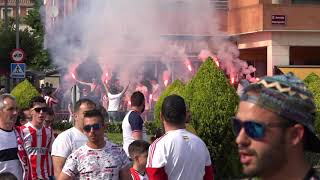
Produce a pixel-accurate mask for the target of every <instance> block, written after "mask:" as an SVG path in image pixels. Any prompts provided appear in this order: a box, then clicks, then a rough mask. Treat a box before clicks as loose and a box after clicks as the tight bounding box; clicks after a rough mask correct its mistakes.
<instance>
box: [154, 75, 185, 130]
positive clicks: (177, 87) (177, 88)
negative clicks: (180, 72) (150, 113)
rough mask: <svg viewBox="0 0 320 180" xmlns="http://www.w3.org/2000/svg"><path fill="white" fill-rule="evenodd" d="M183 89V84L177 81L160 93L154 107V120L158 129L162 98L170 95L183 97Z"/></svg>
mask: <svg viewBox="0 0 320 180" xmlns="http://www.w3.org/2000/svg"><path fill="white" fill-rule="evenodd" d="M184 87H185V85H184V84H183V82H182V81H180V80H179V79H177V80H175V81H174V82H173V83H172V84H170V85H169V86H168V87H167V88H166V89H165V90H164V91H163V92H162V93H161V96H160V97H159V99H158V101H157V103H156V105H155V107H154V114H155V120H156V124H157V126H158V127H161V123H160V112H161V106H162V103H163V100H164V98H165V97H167V96H169V95H172V94H177V95H180V96H182V97H184V94H183V91H184Z"/></svg>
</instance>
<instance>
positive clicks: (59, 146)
mask: <svg viewBox="0 0 320 180" xmlns="http://www.w3.org/2000/svg"><path fill="white" fill-rule="evenodd" d="M87 141H88V138H87V136H85V135H84V134H83V133H82V132H81V131H79V130H78V129H77V128H75V127H72V128H70V129H68V130H66V131H64V132H62V133H61V134H59V135H58V137H57V138H56V139H55V141H54V142H53V144H52V152H51V155H52V156H59V157H64V158H67V157H68V156H69V155H70V154H71V153H72V152H74V151H75V150H77V149H78V148H80V147H81V146H83V145H84V144H85V143H86V142H87Z"/></svg>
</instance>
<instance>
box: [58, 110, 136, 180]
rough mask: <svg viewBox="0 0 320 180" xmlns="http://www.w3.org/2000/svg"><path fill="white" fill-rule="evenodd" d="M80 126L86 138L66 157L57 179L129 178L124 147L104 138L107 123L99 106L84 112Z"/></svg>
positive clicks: (127, 161) (113, 179)
mask: <svg viewBox="0 0 320 180" xmlns="http://www.w3.org/2000/svg"><path fill="white" fill-rule="evenodd" d="M83 130H84V133H85V135H86V136H87V137H88V141H87V143H86V144H85V145H83V146H81V147H80V148H79V149H77V150H76V151H75V152H73V153H72V154H71V155H70V156H69V157H68V159H67V161H66V163H65V165H64V167H63V169H62V172H61V174H60V176H59V180H68V179H73V178H75V179H108V180H117V179H120V180H127V179H128V180H129V179H131V175H130V170H129V159H128V157H127V156H126V154H125V152H124V151H123V149H122V148H121V147H120V146H118V145H115V144H112V143H111V142H109V141H107V140H105V139H104V133H105V130H106V125H105V123H104V117H103V115H102V113H101V111H100V110H91V111H87V112H86V113H85V115H84V126H83Z"/></svg>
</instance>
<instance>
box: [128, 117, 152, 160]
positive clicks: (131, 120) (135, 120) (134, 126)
mask: <svg viewBox="0 0 320 180" xmlns="http://www.w3.org/2000/svg"><path fill="white" fill-rule="evenodd" d="M134 131H141V132H142V139H143V140H145V141H147V133H146V129H145V127H144V122H143V119H142V118H141V116H140V115H139V114H138V113H137V112H135V111H129V112H128V113H127V115H126V116H125V117H124V119H123V121H122V135H123V149H124V151H125V152H126V153H127V155H128V156H129V153H128V147H129V145H130V144H131V143H132V142H133V141H134V139H133V137H132V132H134Z"/></svg>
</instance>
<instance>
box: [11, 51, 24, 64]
mask: <svg viewBox="0 0 320 180" xmlns="http://www.w3.org/2000/svg"><path fill="white" fill-rule="evenodd" d="M25 57H26V55H25V53H24V51H23V50H22V49H14V50H12V51H11V54H10V58H11V59H12V61H14V62H22V61H23V60H24V59H25Z"/></svg>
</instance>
